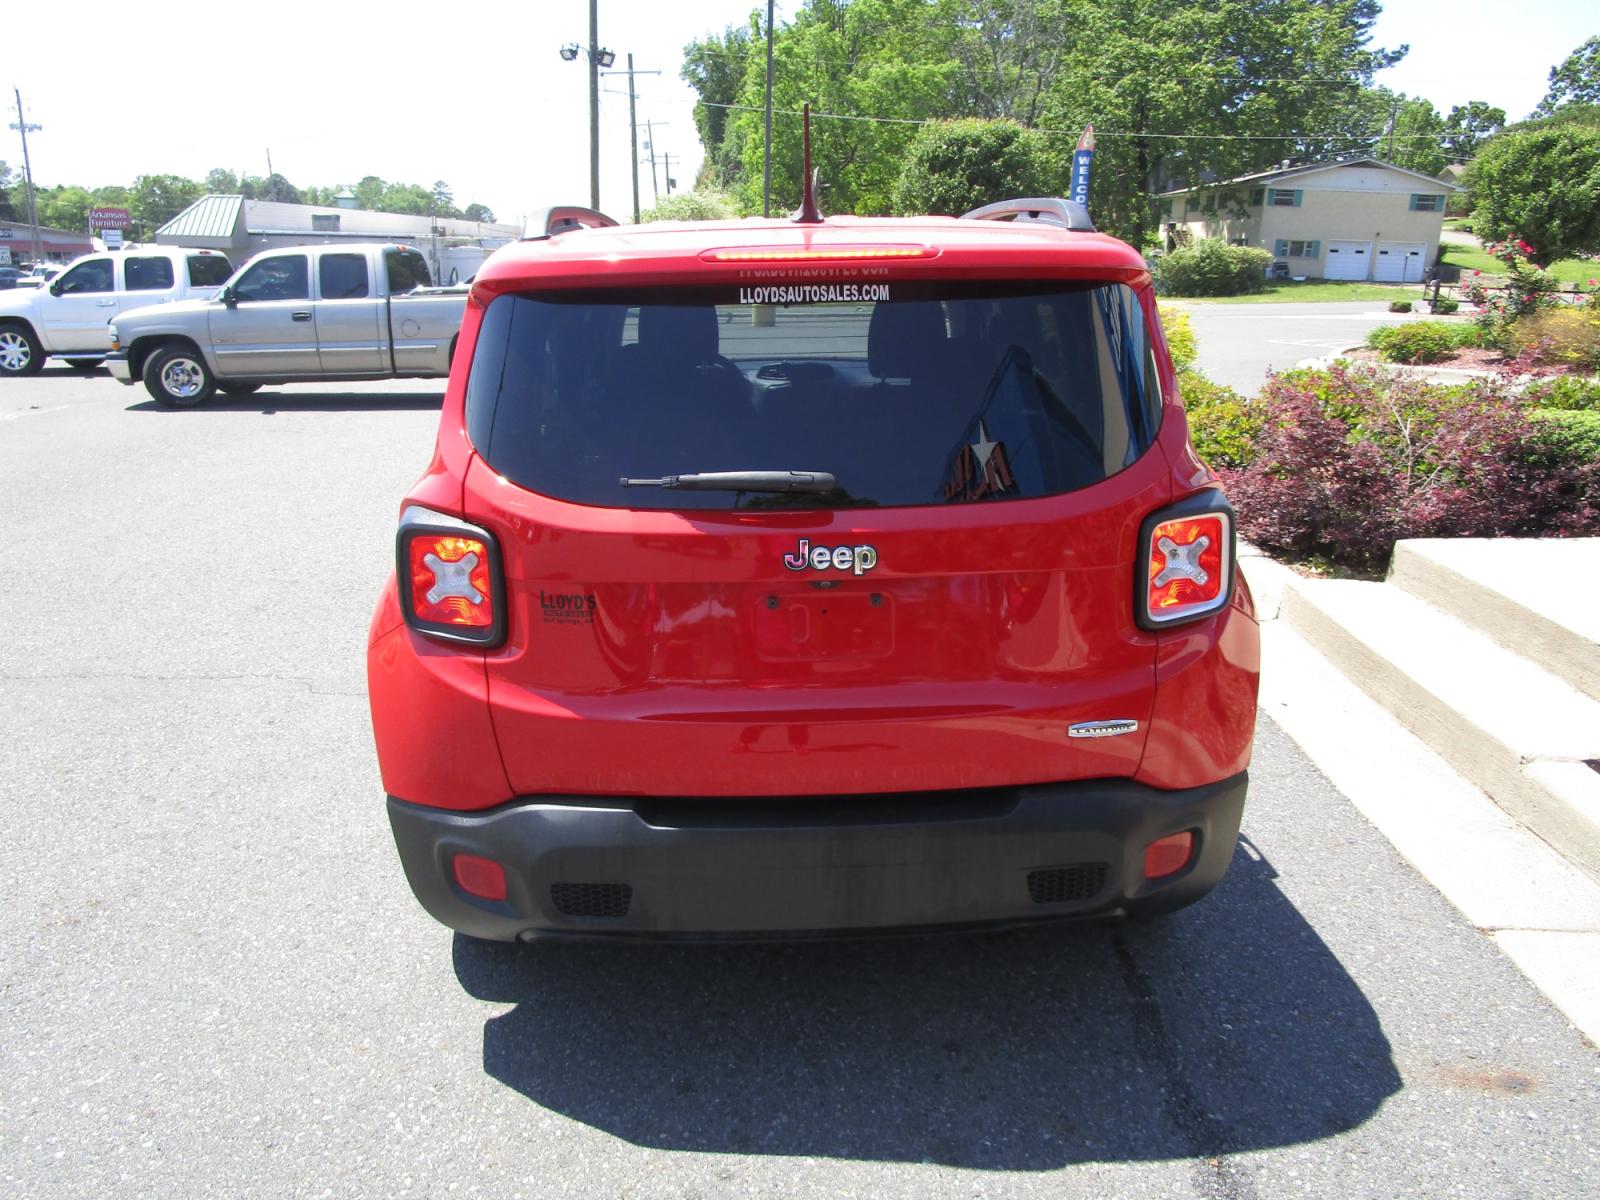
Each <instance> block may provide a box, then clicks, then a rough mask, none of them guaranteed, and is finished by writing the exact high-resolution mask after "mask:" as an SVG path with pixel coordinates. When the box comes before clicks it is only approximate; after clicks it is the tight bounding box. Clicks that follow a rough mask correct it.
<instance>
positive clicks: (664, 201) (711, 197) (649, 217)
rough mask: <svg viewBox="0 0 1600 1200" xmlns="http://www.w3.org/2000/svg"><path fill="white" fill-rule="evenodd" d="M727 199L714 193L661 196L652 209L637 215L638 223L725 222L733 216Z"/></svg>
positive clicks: (680, 193)
mask: <svg viewBox="0 0 1600 1200" xmlns="http://www.w3.org/2000/svg"><path fill="white" fill-rule="evenodd" d="M734 215H735V214H734V211H733V205H732V204H730V203H729V202H728V197H726V196H724V195H720V194H718V193H716V192H678V193H677V194H676V195H672V196H663V197H661V199H660V200H659V201H658V202H657V203H656V206H655V207H654V208H647V209H645V210H644V211H643V212H642V213H640V214H639V223H640V224H642V225H648V224H650V222H652V221H726V220H729V219H730V218H732V217H733V216H734Z"/></svg>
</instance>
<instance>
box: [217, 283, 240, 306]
mask: <svg viewBox="0 0 1600 1200" xmlns="http://www.w3.org/2000/svg"><path fill="white" fill-rule="evenodd" d="M217 299H218V300H221V301H222V302H223V303H224V304H226V305H227V306H228V307H229V308H233V307H235V306H236V305H237V304H238V303H239V297H237V296H235V295H234V294H233V289H232V288H231V287H225V288H223V289H222V290H221V291H220V292H218V293H217Z"/></svg>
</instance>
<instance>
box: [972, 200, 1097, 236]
mask: <svg viewBox="0 0 1600 1200" xmlns="http://www.w3.org/2000/svg"><path fill="white" fill-rule="evenodd" d="M1006 217H1011V218H1013V219H1014V221H1015V223H1016V224H1018V225H1021V224H1024V223H1025V222H1032V221H1042V222H1044V223H1045V224H1046V225H1060V226H1062V227H1063V228H1065V229H1070V230H1071V231H1072V232H1073V233H1093V232H1094V222H1093V221H1092V220H1090V219H1089V210H1088V208H1086V207H1085V206H1084V205H1082V204H1079V203H1078V202H1077V201H1076V200H1061V199H1058V198H1057V197H1055V196H1033V197H1030V198H1028V199H1024V200H1001V201H1000V202H999V203H998V204H985V205H984V206H983V207H982V208H975V209H973V210H972V211H971V212H964V213H962V214H961V219H962V220H964V221H965V220H973V221H1000V220H1004V219H1005V218H1006Z"/></svg>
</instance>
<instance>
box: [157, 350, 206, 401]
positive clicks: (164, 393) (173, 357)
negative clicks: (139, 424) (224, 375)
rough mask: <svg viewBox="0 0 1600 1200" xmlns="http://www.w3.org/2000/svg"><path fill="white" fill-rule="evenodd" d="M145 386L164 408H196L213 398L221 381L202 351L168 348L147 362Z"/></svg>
mask: <svg viewBox="0 0 1600 1200" xmlns="http://www.w3.org/2000/svg"><path fill="white" fill-rule="evenodd" d="M144 386H145V390H146V391H148V392H149V393H150V394H151V395H152V396H154V397H155V398H156V403H158V404H160V405H161V407H163V408H194V407H195V406H196V405H200V404H204V403H205V402H206V401H207V400H209V399H211V397H212V395H213V394H214V393H215V392H216V390H217V381H216V380H215V379H213V378H211V369H210V368H209V367H207V366H206V360H205V359H203V358H201V357H200V353H199V351H197V350H191V349H189V348H188V347H187V346H168V347H167V348H166V349H165V350H158V351H156V353H154V354H152V355H151V356H150V361H149V362H147V363H145V365H144Z"/></svg>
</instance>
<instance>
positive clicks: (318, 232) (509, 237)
mask: <svg viewBox="0 0 1600 1200" xmlns="http://www.w3.org/2000/svg"><path fill="white" fill-rule="evenodd" d="M354 203H355V201H354V199H353V198H351V199H350V205H351V206H350V207H344V206H343V205H340V206H335V207H324V206H321V205H314V204H284V203H281V202H279V201H275V200H247V199H246V198H245V197H243V196H221V195H212V196H202V197H201V198H200V199H199V200H196V201H195V202H194V203H193V204H191V205H190V206H189V207H188V208H186V209H184V210H183V211H182V212H181V213H179V214H178V215H177V216H175V217H173V218H172V220H170V221H168V222H167V223H166V224H165V225H163V226H161V228H160V229H158V230H156V234H155V241H156V242H157V243H158V244H160V245H164V246H188V247H193V248H196V249H205V250H221V251H222V252H223V253H224V254H226V255H227V256H228V258H229V259H230V260H232V262H233V263H234V265H236V266H237V265H238V264H239V263H242V262H244V260H245V259H247V258H249V257H250V256H251V255H253V254H257V253H259V252H260V251H262V250H269V249H273V248H275V247H278V246H306V245H315V244H323V243H333V242H405V243H407V244H409V245H411V246H414V247H416V248H417V249H418V250H420V251H422V253H423V254H424V255H426V256H427V258H428V261H429V265H430V266H431V268H432V270H433V274H434V278H435V280H436V281H437V282H439V283H454V282H458V281H460V280H463V279H468V278H470V277H471V276H472V275H474V274H475V273H476V272H477V269H478V265H479V264H480V263H481V262H482V261H483V259H484V258H485V257H486V256H487V255H488V254H490V253H491V252H492V251H494V250H496V249H498V248H499V247H501V246H503V245H505V244H506V243H507V242H514V241H516V240H517V238H518V237H519V236H520V234H521V232H522V231H521V229H520V228H519V227H518V226H516V225H500V224H494V223H491V222H488V221H466V220H462V219H460V218H457V217H428V216H411V215H408V214H405V213H383V212H371V211H369V210H367V209H361V208H355V207H354Z"/></svg>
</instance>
